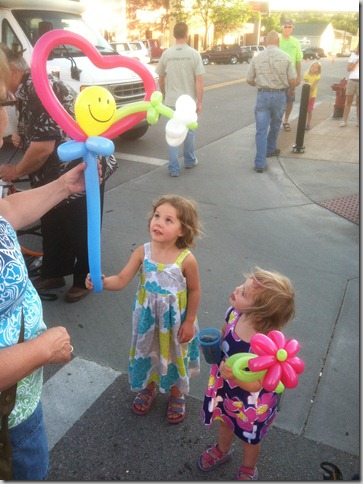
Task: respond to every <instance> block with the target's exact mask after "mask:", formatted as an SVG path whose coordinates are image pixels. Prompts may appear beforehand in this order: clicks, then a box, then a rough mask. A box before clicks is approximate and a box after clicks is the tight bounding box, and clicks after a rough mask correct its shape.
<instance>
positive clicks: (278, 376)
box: [248, 330, 305, 392]
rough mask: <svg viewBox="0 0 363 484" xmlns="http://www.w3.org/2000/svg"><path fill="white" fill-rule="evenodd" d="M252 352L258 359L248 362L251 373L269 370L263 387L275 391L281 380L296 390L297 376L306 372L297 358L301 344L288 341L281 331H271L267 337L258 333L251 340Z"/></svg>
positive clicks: (293, 340)
mask: <svg viewBox="0 0 363 484" xmlns="http://www.w3.org/2000/svg"><path fill="white" fill-rule="evenodd" d="M250 344H251V348H252V351H253V352H254V353H255V354H256V355H257V358H251V359H250V360H249V361H248V368H249V369H250V371H263V370H267V371H266V374H265V376H264V378H263V387H264V388H265V389H266V390H267V391H271V392H272V391H275V390H276V387H277V385H278V384H279V382H280V380H281V383H282V384H283V385H284V386H285V387H286V388H295V387H296V386H297V384H298V377H297V375H299V374H301V373H302V372H303V371H304V367H305V365H304V362H303V361H302V360H301V359H300V358H298V357H297V356H296V354H297V353H298V351H299V349H300V343H299V342H298V341H296V340H295V339H289V340H287V341H286V339H285V336H284V335H283V333H281V332H280V331H276V330H274V331H270V332H269V333H268V334H267V335H265V334H261V333H257V334H255V335H254V336H253V337H252V338H251V342H250Z"/></svg>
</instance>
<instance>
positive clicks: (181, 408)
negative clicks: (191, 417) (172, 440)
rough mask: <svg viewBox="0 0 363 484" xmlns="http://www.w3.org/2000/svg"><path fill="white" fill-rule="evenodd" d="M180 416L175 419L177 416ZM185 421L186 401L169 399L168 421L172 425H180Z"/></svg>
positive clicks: (176, 398)
mask: <svg viewBox="0 0 363 484" xmlns="http://www.w3.org/2000/svg"><path fill="white" fill-rule="evenodd" d="M176 413H177V414H178V416H177V417H175V414H176ZM184 419H185V400H184V398H183V397H169V402H168V410H167V413H166V420H167V421H168V422H169V423H170V424H178V423H180V422H182V421H183V420H184Z"/></svg>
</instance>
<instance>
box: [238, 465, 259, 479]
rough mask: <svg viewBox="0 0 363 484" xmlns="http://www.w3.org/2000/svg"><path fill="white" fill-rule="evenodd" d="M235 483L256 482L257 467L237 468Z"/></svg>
mask: <svg viewBox="0 0 363 484" xmlns="http://www.w3.org/2000/svg"><path fill="white" fill-rule="evenodd" d="M236 481H258V470H257V467H255V468H254V469H252V468H251V467H246V466H241V467H239V468H238V473H237V477H236Z"/></svg>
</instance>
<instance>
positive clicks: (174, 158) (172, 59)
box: [156, 22, 205, 176]
mask: <svg viewBox="0 0 363 484" xmlns="http://www.w3.org/2000/svg"><path fill="white" fill-rule="evenodd" d="M174 37H175V45H173V46H171V47H169V49H167V50H166V51H164V52H163V54H162V56H161V58H160V60H159V63H158V65H157V67H156V73H157V74H158V75H159V89H160V91H161V93H162V94H163V98H164V102H165V104H166V105H167V106H170V107H172V108H175V103H176V100H177V99H178V97H179V96H181V95H182V94H188V95H189V96H191V97H192V98H193V99H194V100H195V102H196V105H197V114H198V115H199V114H200V113H201V111H202V99H203V74H204V73H205V69H204V65H203V61H202V57H201V55H200V53H199V52H198V51H197V50H195V49H193V48H192V47H190V46H189V45H188V44H187V40H188V26H187V24H186V23H184V22H179V23H177V24H175V26H174ZM194 142H195V131H191V130H189V131H188V134H187V136H186V138H185V141H184V145H183V154H184V166H185V168H194V167H195V166H196V164H197V163H198V160H197V158H196V156H195V154H194ZM168 151H169V165H168V171H169V175H170V176H179V175H180V164H179V161H178V154H179V147H178V146H176V147H171V146H169V147H168Z"/></svg>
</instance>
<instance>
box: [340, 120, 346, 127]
mask: <svg viewBox="0 0 363 484" xmlns="http://www.w3.org/2000/svg"><path fill="white" fill-rule="evenodd" d="M346 125H347V123H346V122H345V121H342V122H341V123H340V125H339V126H340V127H341V128H345V126H346Z"/></svg>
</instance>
